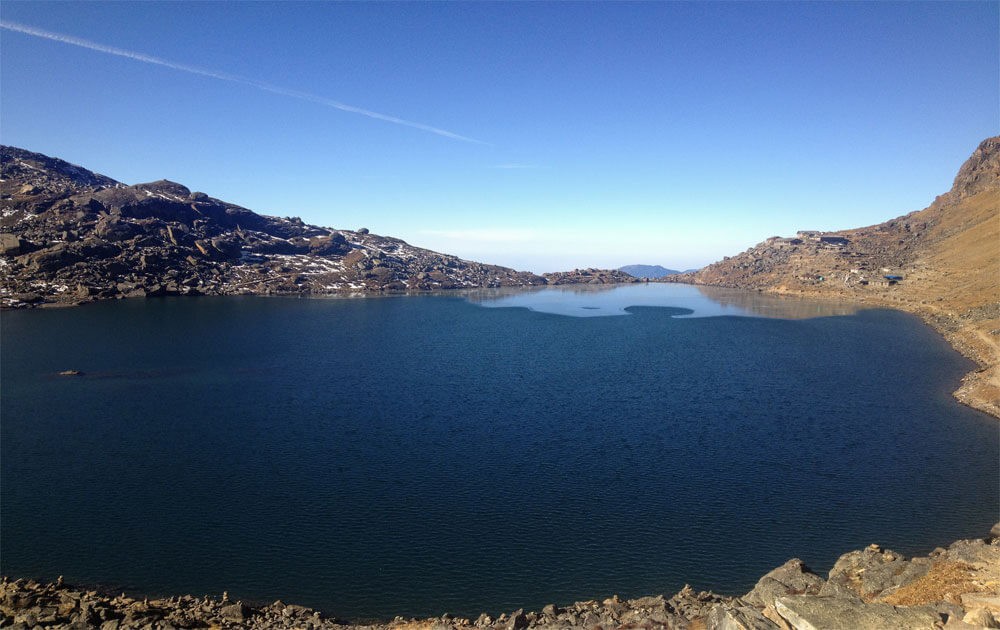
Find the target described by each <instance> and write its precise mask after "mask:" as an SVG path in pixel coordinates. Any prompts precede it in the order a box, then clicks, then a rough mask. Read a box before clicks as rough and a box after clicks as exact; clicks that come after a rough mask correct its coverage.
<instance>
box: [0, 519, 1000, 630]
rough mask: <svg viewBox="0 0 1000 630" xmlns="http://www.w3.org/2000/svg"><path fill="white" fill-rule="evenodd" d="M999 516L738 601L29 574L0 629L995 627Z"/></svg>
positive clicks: (859, 554)
mask: <svg viewBox="0 0 1000 630" xmlns="http://www.w3.org/2000/svg"><path fill="white" fill-rule="evenodd" d="M998 619H1000V523H998V524H997V525H995V526H994V527H993V529H992V531H991V532H990V535H989V536H988V537H986V538H985V539H976V540H960V541H958V542H955V543H953V544H951V545H950V546H949V547H948V548H947V549H944V548H938V549H935V550H934V551H932V552H931V553H930V554H929V555H927V556H925V557H917V558H906V557H904V556H903V555H901V554H898V553H895V552H893V551H890V550H888V549H882V548H881V547H879V546H878V545H869V546H868V547H867V548H865V549H862V550H859V551H852V552H850V553H847V554H844V555H843V556H841V557H840V559H839V560H837V562H836V564H834V566H833V568H832V569H831V570H830V572H829V574H828V575H827V576H826V577H825V578H824V577H822V576H820V575H817V574H816V573H813V572H812V571H811V570H810V569H809V568H808V567H807V566H806V565H805V564H803V563H802V561H801V560H798V559H792V560H789V561H788V562H786V563H785V564H783V565H781V566H780V567H778V568H776V569H774V570H773V571H771V572H770V573H768V574H767V575H765V576H763V577H761V579H760V580H759V581H758V582H757V584H756V586H754V588H753V590H751V591H750V592H749V593H746V594H745V595H742V596H739V597H734V596H724V595H717V594H714V593H711V592H704V591H703V592H696V591H695V590H693V589H692V588H690V587H687V586H686V587H684V589H682V590H681V591H680V592H679V593H677V594H675V595H673V596H671V597H664V596H663V595H656V596H651V597H641V598H638V599H621V598H619V597H618V596H617V595H614V596H611V597H609V598H607V599H604V600H603V601H600V602H598V601H586V602H577V603H575V604H571V605H568V606H557V605H555V604H550V605H548V606H545V607H544V608H542V610H540V611H533V612H525V611H524V610H515V611H513V612H510V613H503V614H500V615H497V616H496V617H492V616H490V615H489V614H486V613H483V614H481V615H479V617H478V618H476V619H474V620H473V619H465V618H461V617H454V616H452V615H448V614H444V615H442V616H441V617H437V618H433V619H422V620H420V619H405V618H402V617H397V618H396V619H395V620H393V621H391V622H383V623H374V624H366V625H358V624H351V623H349V622H346V621H339V620H337V619H335V618H331V617H328V616H327V615H324V614H322V613H320V612H319V611H316V610H312V609H310V608H306V607H304V606H297V605H289V604H285V603H284V602H281V601H276V602H274V603H272V604H265V605H256V606H255V605H249V604H247V603H244V602H242V601H234V598H230V597H229V595H228V594H227V593H224V594H223V595H222V597H221V598H215V597H208V596H204V597H194V596H191V595H182V596H179V597H169V598H163V599H151V598H142V597H130V596H127V595H126V594H124V593H122V594H121V595H110V594H109V595H104V594H100V593H98V592H96V591H92V590H87V589H82V588H79V587H73V586H70V585H67V584H64V583H63V581H62V579H61V578H60V579H59V580H58V581H57V582H55V583H48V584H42V583H38V582H35V581H32V580H25V579H19V580H15V581H10V580H8V579H7V578H3V581H2V583H0V626H4V627H12V628H37V627H43V628H102V629H104V628H106V629H109V630H110V629H116V630H117V629H119V628H205V627H211V628H313V629H316V630H319V629H323V628H329V629H341V628H342V629H345V630H346V629H348V628H353V629H358V630H360V629H361V628H371V629H377V630H463V629H471V628H490V629H494V630H524V629H526V628H553V629H556V628H562V629H568V628H586V629H597V628H621V629H625V628H646V629H651V628H665V629H671V630H694V629H696V628H697V629H699V630H791V629H795V630H816V629H817V628H829V629H836V630H887V629H889V628H892V629H894V630H911V629H912V630H916V629H920V630H933V629H934V628H950V629H954V630H962V629H967V630H972V629H973V628H996V627H1000V622H998Z"/></svg>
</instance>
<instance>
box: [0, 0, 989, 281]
mask: <svg viewBox="0 0 1000 630" xmlns="http://www.w3.org/2000/svg"><path fill="white" fill-rule="evenodd" d="M998 22H1000V4H997V3H995V2H957V3H933V4H931V3H892V4H881V3H879V4H876V3H782V4H772V3H756V4H755V3H739V4H729V3H711V4H703V3H697V4H696V3H680V2H678V3H638V4H631V3H614V4H604V3H596V4H593V3H530V4H499V3H498V4H494V3H486V4H482V3H475V4H472V3H469V4H465V3H405V4H403V3H399V4H396V3H378V4H372V3H336V4H334V3H308V4H283V3H238V4H216V3H155V2H154V3H139V4H124V3H106V4H105V3H102V4H96V3H59V4H55V3H40V2H23V3H5V4H4V5H3V6H2V9H0V26H2V29H0V41H2V49H0V69H2V79H0V80H2V87H3V89H2V90H0V107H2V110H3V119H2V121H0V132H2V134H0V135H2V140H3V142H4V143H5V144H11V145H15V146H19V147H23V148H25V149H28V150H31V151H38V152H41V153H45V154H48V155H52V156H55V157H60V158H62V159H65V160H67V161H70V162H72V163H75V164H79V165H81V166H83V167H85V168H88V169H91V170H94V171H96V172H100V173H103V174H105V175H108V176H109V177H113V178H115V179H118V180H120V181H123V182H125V183H129V184H135V183H140V182H146V181H151V180H156V179H161V178H166V179H171V180H174V181H178V182H180V183H182V184H184V185H186V186H188V187H190V188H191V189H192V190H200V191H204V192H206V193H208V194H209V195H211V196H213V197H217V198H220V199H223V200H226V201H229V202H232V203H237V204H240V205H242V206H245V207H247V208H250V209H252V210H254V211H257V212H260V213H262V214H270V215H279V216H300V217H302V219H303V220H305V221H307V222H309V223H314V224H319V225H324V226H330V227H336V228H342V229H357V228H360V227H367V228H369V229H371V230H372V231H373V232H376V233H379V234H384V235H389V236H395V237H399V238H402V239H404V240H406V241H408V242H410V243H411V244H413V245H416V246H420V247H426V248H429V249H433V250H436V251H441V252H447V253H451V254H455V255H458V256H461V257H463V258H467V259H473V260H478V261H482V262H488V263H494V264H500V265H504V266H508V267H514V268H517V269H523V270H528V271H535V272H544V271H558V270H565V269H572V268H576V267H608V268H617V267H620V266H623V265H628V264H648V265H662V266H664V267H668V268H672V269H687V268H696V267H702V266H704V265H706V264H708V263H711V262H714V261H716V260H719V259H721V258H722V257H723V256H731V255H734V254H736V253H738V252H740V251H743V250H745V249H746V248H748V247H750V246H752V245H754V244H755V243H758V242H760V241H761V240H763V239H765V238H767V237H769V236H774V235H789V234H792V233H794V232H795V231H796V230H800V229H820V230H835V229H845V228H850V227H859V226H863V225H871V224H874V223H879V222H881V221H884V220H886V219H889V218H891V217H894V216H898V215H901V214H904V213H906V212H910V211H913V210H919V209H922V208H924V207H925V206H927V205H928V204H930V202H931V201H933V199H934V197H935V196H936V195H938V194H941V193H943V192H945V191H947V190H948V189H949V188H950V186H951V180H952V178H953V177H954V175H955V172H956V171H957V169H958V167H959V166H960V165H961V164H962V162H963V161H964V160H965V159H966V158H967V157H968V155H969V154H970V153H971V151H972V150H973V149H974V148H975V146H976V145H977V144H978V143H979V142H980V141H981V140H983V139H984V138H986V137H988V136H991V135H995V134H996V133H997V131H998V129H997V128H998V120H997V112H998V109H1000V102H998V99H1000V97H998V93H1000V77H998V74H1000V73H998V72H997V69H998V68H1000V34H998V29H997V24H998ZM931 44H933V45H931Z"/></svg>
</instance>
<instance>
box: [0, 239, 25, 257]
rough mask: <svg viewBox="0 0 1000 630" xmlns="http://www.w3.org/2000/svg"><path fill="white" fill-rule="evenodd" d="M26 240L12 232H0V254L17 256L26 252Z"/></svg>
mask: <svg viewBox="0 0 1000 630" xmlns="http://www.w3.org/2000/svg"><path fill="white" fill-rule="evenodd" d="M27 245H28V242H27V241H25V240H24V239H23V238H18V237H17V236H14V235H13V234H0V256H19V255H21V254H25V253H27V250H28V248H27Z"/></svg>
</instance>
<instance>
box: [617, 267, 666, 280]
mask: <svg viewBox="0 0 1000 630" xmlns="http://www.w3.org/2000/svg"><path fill="white" fill-rule="evenodd" d="M618 271H624V272H625V273H627V274H628V275H630V276H632V277H634V278H651V279H652V278H662V277H663V276H672V275H674V274H677V273H681V272H680V271H677V270H676V269H667V268H666V267H662V266H660V265H625V266H624V267H619V268H618Z"/></svg>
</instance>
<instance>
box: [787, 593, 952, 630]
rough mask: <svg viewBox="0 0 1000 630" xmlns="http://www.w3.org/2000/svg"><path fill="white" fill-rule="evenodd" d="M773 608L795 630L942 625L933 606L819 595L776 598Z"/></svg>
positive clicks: (924, 629) (920, 629) (907, 629)
mask: <svg viewBox="0 0 1000 630" xmlns="http://www.w3.org/2000/svg"><path fill="white" fill-rule="evenodd" d="M774 607H775V610H777V611H778V614H779V615H781V617H782V618H783V619H785V620H786V621H787V622H788V623H789V625H791V626H792V627H793V628H795V630H885V629H886V628H893V629H895V630H928V629H930V628H934V627H935V624H938V623H939V622H941V621H942V619H941V615H939V614H938V613H937V612H936V611H935V610H934V608H933V607H932V606H912V607H908V608H907V607H899V608H897V607H895V606H890V605H889V604H865V603H863V602H858V601H857V600H852V599H849V598H841V597H822V596H818V595H789V596H786V597H779V598H778V599H776V600H775V601H774Z"/></svg>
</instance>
